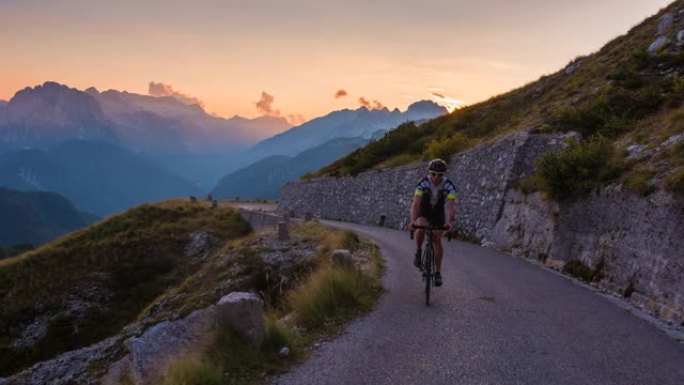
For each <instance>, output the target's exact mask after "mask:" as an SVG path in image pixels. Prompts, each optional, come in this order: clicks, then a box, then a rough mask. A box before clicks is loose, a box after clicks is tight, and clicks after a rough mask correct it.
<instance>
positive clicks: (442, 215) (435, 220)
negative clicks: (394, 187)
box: [411, 159, 456, 286]
mask: <svg viewBox="0 0 684 385" xmlns="http://www.w3.org/2000/svg"><path fill="white" fill-rule="evenodd" d="M446 171H447V164H446V162H445V161H443V160H442V159H433V160H432V161H430V163H429V165H428V175H427V176H426V177H425V178H423V179H421V180H420V182H418V185H417V186H416V191H415V193H414V196H413V203H412V204H411V228H413V226H414V225H418V226H428V225H432V226H435V227H440V226H444V227H446V231H450V230H451V228H452V227H453V224H452V221H453V218H454V211H455V206H456V189H455V187H454V184H453V183H452V182H451V181H450V180H449V179H447V178H445V176H444V174H445V173H446ZM443 234H444V231H435V239H434V242H435V264H436V265H437V268H436V269H435V286H442V275H441V273H440V272H441V269H442V256H443V255H444V248H443V247H442V236H443ZM424 237H425V230H416V237H415V238H416V254H415V258H414V259H413V264H414V265H416V267H418V268H420V257H421V253H422V250H421V247H422V245H423V238H424Z"/></svg>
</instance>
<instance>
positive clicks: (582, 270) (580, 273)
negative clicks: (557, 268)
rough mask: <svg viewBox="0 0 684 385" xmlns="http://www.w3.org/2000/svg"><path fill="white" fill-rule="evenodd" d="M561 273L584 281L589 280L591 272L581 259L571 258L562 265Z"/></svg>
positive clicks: (591, 275)
mask: <svg viewBox="0 0 684 385" xmlns="http://www.w3.org/2000/svg"><path fill="white" fill-rule="evenodd" d="M563 273H565V274H569V275H572V276H573V277H575V278H579V279H581V280H583V281H586V282H591V280H592V277H593V274H592V272H591V269H590V268H589V267H587V265H585V264H584V263H582V261H580V260H577V259H573V260H571V261H568V263H566V264H565V266H563Z"/></svg>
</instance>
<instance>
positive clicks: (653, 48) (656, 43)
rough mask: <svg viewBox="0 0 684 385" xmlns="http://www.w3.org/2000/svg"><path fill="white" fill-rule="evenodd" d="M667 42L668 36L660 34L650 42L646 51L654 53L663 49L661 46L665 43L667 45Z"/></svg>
mask: <svg viewBox="0 0 684 385" xmlns="http://www.w3.org/2000/svg"><path fill="white" fill-rule="evenodd" d="M668 42H669V40H668V38H666V37H665V36H661V37H659V38H657V39H656V40H655V41H654V42H653V43H651V45H649V46H648V48H647V49H646V51H648V53H650V54H655V53H657V52H658V51H660V50H661V49H663V47H665V45H667V43H668Z"/></svg>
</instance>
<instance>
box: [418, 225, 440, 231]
mask: <svg viewBox="0 0 684 385" xmlns="http://www.w3.org/2000/svg"><path fill="white" fill-rule="evenodd" d="M413 229H414V230H432V231H435V230H446V229H448V227H447V226H420V225H413Z"/></svg>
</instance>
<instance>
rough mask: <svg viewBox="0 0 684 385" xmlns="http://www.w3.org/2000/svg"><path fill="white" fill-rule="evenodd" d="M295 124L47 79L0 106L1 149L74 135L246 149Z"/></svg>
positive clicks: (177, 147) (141, 144) (138, 144)
mask: <svg viewBox="0 0 684 385" xmlns="http://www.w3.org/2000/svg"><path fill="white" fill-rule="evenodd" d="M288 127H290V125H289V124H288V123H287V121H286V120H285V119H284V118H273V117H260V118H256V119H245V118H241V117H239V116H235V117H233V118H231V119H223V118H219V117H215V116H212V115H209V114H207V113H206V112H204V110H203V109H202V108H201V107H199V106H197V105H187V104H184V103H182V102H180V101H178V100H176V99H174V98H172V97H154V96H146V95H138V94H133V93H128V92H119V91H114V90H110V91H105V92H102V93H100V92H98V91H97V90H96V89H95V88H89V89H87V90H86V91H79V90H77V89H74V88H69V87H67V86H65V85H62V84H58V83H55V82H45V83H44V84H43V85H40V86H36V87H33V88H31V87H27V88H25V89H23V90H21V91H19V92H17V93H16V94H15V95H14V97H12V99H10V100H9V102H7V103H5V104H4V105H0V148H5V149H20V148H26V147H31V148H41V147H46V146H50V145H54V144H57V143H60V142H62V141H64V140H71V139H101V140H109V141H113V142H115V143H118V144H120V145H123V146H125V147H127V148H129V149H131V150H136V151H146V152H150V153H178V152H190V153H193V152H207V151H215V150H226V149H230V148H239V147H244V146H247V145H250V144H254V143H256V142H257V141H259V140H260V139H264V138H266V137H268V136H271V135H273V134H274V133H276V132H280V131H283V130H285V129H287V128H288Z"/></svg>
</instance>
